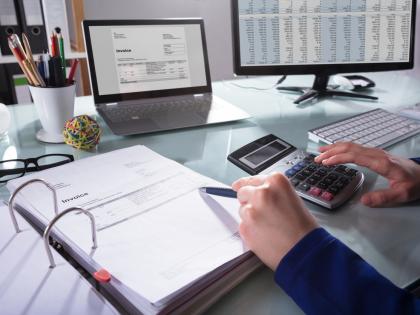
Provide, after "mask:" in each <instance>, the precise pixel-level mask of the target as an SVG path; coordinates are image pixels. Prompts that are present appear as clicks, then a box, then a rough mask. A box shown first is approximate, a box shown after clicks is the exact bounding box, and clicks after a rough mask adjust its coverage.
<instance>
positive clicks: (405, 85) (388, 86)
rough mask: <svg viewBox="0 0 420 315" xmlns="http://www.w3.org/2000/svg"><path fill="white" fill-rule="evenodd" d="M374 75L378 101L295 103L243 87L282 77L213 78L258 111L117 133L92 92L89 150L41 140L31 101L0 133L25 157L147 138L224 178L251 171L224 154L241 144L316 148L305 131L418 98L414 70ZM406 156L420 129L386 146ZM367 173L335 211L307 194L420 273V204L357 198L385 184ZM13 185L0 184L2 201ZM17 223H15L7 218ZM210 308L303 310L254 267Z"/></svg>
mask: <svg viewBox="0 0 420 315" xmlns="http://www.w3.org/2000/svg"><path fill="white" fill-rule="evenodd" d="M366 76H368V77H369V78H371V79H373V80H374V81H375V82H376V85H377V88H375V89H373V90H372V94H374V95H376V96H378V97H379V101H378V102H369V101H367V102H366V101H359V100H351V99H339V98H336V99H324V100H321V101H318V102H315V103H309V104H303V105H298V106H297V105H295V104H293V100H294V99H295V98H296V97H297V96H296V95H294V94H281V93H278V92H277V91H276V90H274V89H271V90H266V91H256V90H252V89H245V88H241V87H238V86H237V85H241V86H243V87H259V88H269V87H270V86H272V85H273V84H274V83H275V82H276V81H277V79H278V78H277V77H261V78H251V79H244V80H236V81H224V82H216V83H215V84H214V93H215V94H216V95H218V96H220V97H222V98H224V99H226V100H228V101H230V102H231V103H233V104H234V105H237V106H239V107H241V108H242V109H244V110H245V111H247V112H248V113H249V114H250V115H251V116H252V118H251V119H248V120H244V121H238V122H234V123H225V124H220V125H213V126H203V127H198V128H189V129H181V130H174V131H166V132H159V133H154V134H145V135H138V136H129V137H120V136H115V135H113V134H112V133H111V131H110V130H109V128H108V127H106V125H105V123H104V121H103V120H102V119H101V118H100V117H98V115H97V114H96V112H95V109H94V106H93V100H92V98H91V97H83V98H78V99H77V101H76V114H85V113H86V114H90V115H92V116H94V118H96V119H98V122H99V124H100V125H101V127H102V128H103V135H102V138H101V142H100V144H99V145H98V147H97V148H96V149H95V150H93V151H89V152H86V151H78V150H76V149H73V148H71V147H70V146H67V145H64V144H63V145H56V144H43V143H40V142H38V141H37V140H36V138H35V133H36V131H38V130H39V129H40V123H39V120H38V119H37V114H36V111H35V108H34V106H33V105H32V104H27V105H14V106H9V107H8V108H9V109H10V111H11V114H12V122H11V128H10V130H9V132H8V135H7V136H6V137H3V138H2V139H1V140H0V159H1V160H5V159H14V158H29V157H35V156H40V155H43V154H51V153H66V154H73V155H74V157H75V159H81V158H85V157H89V156H92V155H95V154H100V153H104V152H109V151H112V150H116V149H120V148H124V147H128V146H133V145H139V144H141V145H145V146H147V147H149V148H150V149H152V150H155V151H156V152H158V153H159V154H162V155H164V156H166V157H167V158H170V159H173V160H175V161H177V162H179V163H181V164H183V165H185V166H186V167H189V168H191V169H192V170H194V171H197V172H199V173H202V174H204V175H206V176H210V177H212V178H214V179H216V180H218V181H221V182H223V183H225V184H230V183H232V182H233V181H234V180H236V179H238V178H240V177H242V176H247V174H246V173H245V172H243V171H242V170H240V169H239V168H237V167H236V166H234V165H233V164H231V163H230V162H228V161H227V159H226V157H227V155H228V154H229V153H231V152H233V151H234V150H236V149H238V148H240V147H242V146H243V145H245V144H247V143H249V142H251V141H253V140H255V139H258V138H260V137H262V136H265V135H267V134H269V133H273V134H275V135H276V136H278V137H280V138H282V139H284V140H285V141H286V142H289V143H291V144H292V145H294V146H296V147H298V148H303V149H307V150H308V151H312V152H315V151H316V150H317V148H318V144H315V143H312V142H309V141H308V136H307V130H309V129H312V128H315V127H319V126H321V125H324V124H327V123H331V122H334V121H337V120H339V119H343V118H347V117H349V116H351V115H354V114H358V113H362V112H366V111H369V110H372V109H374V108H378V107H381V108H384V109H387V110H390V111H397V110H398V109H399V108H401V107H404V106H408V105H414V104H415V103H417V102H420V93H418V91H419V86H420V78H415V77H413V76H412V75H409V74H408V72H392V73H381V74H366ZM312 80H313V77H311V76H291V77H289V78H288V79H287V80H286V81H285V83H284V84H285V85H286V84H287V85H302V86H309V85H311V83H312ZM388 150H389V151H390V152H392V153H394V154H398V155H401V156H406V157H414V156H420V136H416V137H413V138H410V139H408V140H406V141H403V142H401V143H399V144H397V145H394V146H392V147H390V148H389V149H388ZM363 172H364V174H365V175H366V181H365V184H364V185H363V188H362V190H361V191H359V192H358V193H357V194H356V195H355V196H354V197H353V198H352V199H351V200H350V201H349V202H347V203H346V204H345V205H344V206H342V207H340V208H339V209H338V210H337V211H335V212H329V211H327V210H325V209H323V208H321V207H319V206H317V205H314V204H311V203H308V202H305V203H306V205H307V207H308V208H309V209H310V210H311V211H312V213H313V214H314V215H315V216H316V217H317V219H318V220H319V222H320V224H321V225H322V226H323V227H325V228H326V229H327V230H328V231H329V232H331V233H332V234H333V235H334V236H336V237H338V238H339V239H340V240H341V241H343V242H344V243H345V244H347V245H348V246H350V247H351V248H352V249H353V250H354V251H356V252H357V253H358V254H360V255H361V256H362V257H363V258H364V259H366V260H367V261H368V262H369V263H371V264H372V265H373V266H374V267H375V268H376V269H377V270H378V271H379V272H380V273H382V274H383V275H385V276H386V277H387V278H389V279H390V280H391V281H393V282H394V283H395V284H396V285H398V286H405V285H407V284H409V283H411V282H412V281H414V280H416V279H418V278H420V229H419V226H420V215H419V214H418V212H419V211H420V202H415V203H411V204H408V205H404V206H400V207H396V208H379V209H370V208H367V207H365V206H363V205H361V204H360V203H359V199H360V196H361V195H362V193H363V192H366V191H369V190H372V189H379V188H383V187H384V186H386V181H385V180H384V179H383V178H382V177H379V176H377V175H375V174H373V173H372V172H370V171H367V170H366V169H363ZM7 197H8V192H7V189H6V187H5V186H4V185H3V186H1V187H0V199H7ZM10 224H11V222H10ZM206 313H207V314H212V315H213V314H222V313H223V314H301V313H302V312H301V311H300V310H299V308H298V307H297V306H296V305H295V304H294V302H293V301H292V300H291V299H290V298H289V297H288V296H287V295H286V294H285V293H284V292H283V291H282V289H280V288H278V287H277V286H276V285H275V283H274V280H273V273H272V272H271V271H270V270H268V269H267V268H263V269H260V270H258V271H257V272H255V273H254V274H252V275H251V276H250V277H249V278H248V279H247V280H245V281H244V282H242V283H241V284H240V285H238V286H237V287H236V288H235V289H234V290H232V291H231V292H229V293H228V294H226V296H224V297H223V298H222V299H221V300H219V301H218V302H217V303H215V304H214V305H213V306H212V307H211V308H210V309H209V310H208V311H207V312H206Z"/></svg>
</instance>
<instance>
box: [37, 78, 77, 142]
mask: <svg viewBox="0 0 420 315" xmlns="http://www.w3.org/2000/svg"><path fill="white" fill-rule="evenodd" d="M29 89H30V91H31V94H32V98H33V100H34V103H35V108H36V111H37V112H38V117H39V120H40V121H41V125H42V129H41V130H39V131H38V132H37V134H36V138H37V139H38V140H40V141H42V142H48V143H63V142H64V137H63V129H64V124H65V122H66V121H67V120H69V119H71V118H73V115H74V99H75V94H76V90H75V85H74V84H72V85H68V86H65V87H47V88H42V87H34V86H29Z"/></svg>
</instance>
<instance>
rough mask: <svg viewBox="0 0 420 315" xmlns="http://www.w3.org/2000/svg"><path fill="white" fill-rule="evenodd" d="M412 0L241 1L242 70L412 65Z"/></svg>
mask: <svg viewBox="0 0 420 315" xmlns="http://www.w3.org/2000/svg"><path fill="white" fill-rule="evenodd" d="M412 7H413V5H412V0H399V1H395V0H240V1H239V33H240V53H241V65H242V66H262V65H309V64H311V65H313V64H350V63H352V64H353V63H360V64H363V63H365V64H367V63H369V64H372V63H401V62H409V60H410V39H411V23H412V20H411V19H412V12H411V11H412Z"/></svg>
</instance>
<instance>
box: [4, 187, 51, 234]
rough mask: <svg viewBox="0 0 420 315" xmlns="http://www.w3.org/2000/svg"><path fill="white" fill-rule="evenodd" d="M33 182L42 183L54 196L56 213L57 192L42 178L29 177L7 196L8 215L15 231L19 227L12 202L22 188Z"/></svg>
mask: <svg viewBox="0 0 420 315" xmlns="http://www.w3.org/2000/svg"><path fill="white" fill-rule="evenodd" d="M34 183H40V184H44V185H45V186H46V187H47V188H48V189H49V190H51V192H52V194H53V198H54V212H55V215H57V214H58V205H57V192H56V191H55V189H54V188H53V187H52V186H51V185H50V184H49V183H47V182H46V181H45V180H43V179H31V180H29V181H27V182H26V183H23V184H22V185H20V186H19V187H18V188H17V189H16V190H15V191H14V192H13V194H12V195H11V196H10V198H9V213H10V217H11V218H12V222H13V225H14V227H15V230H16V233H19V232H20V229H19V225H18V223H17V220H16V216H15V213H14V211H13V204H14V201H15V198H16V196H17V195H18V194H19V192H20V191H21V190H22V189H23V188H25V187H26V186H28V185H31V184H34Z"/></svg>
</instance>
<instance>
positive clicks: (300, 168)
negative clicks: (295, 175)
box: [292, 165, 303, 172]
mask: <svg viewBox="0 0 420 315" xmlns="http://www.w3.org/2000/svg"><path fill="white" fill-rule="evenodd" d="M302 169H303V166H300V165H295V166H293V168H292V170H295V171H296V172H299V171H301V170H302Z"/></svg>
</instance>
